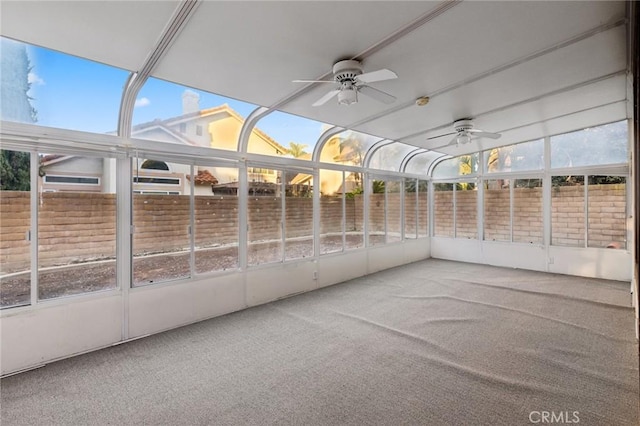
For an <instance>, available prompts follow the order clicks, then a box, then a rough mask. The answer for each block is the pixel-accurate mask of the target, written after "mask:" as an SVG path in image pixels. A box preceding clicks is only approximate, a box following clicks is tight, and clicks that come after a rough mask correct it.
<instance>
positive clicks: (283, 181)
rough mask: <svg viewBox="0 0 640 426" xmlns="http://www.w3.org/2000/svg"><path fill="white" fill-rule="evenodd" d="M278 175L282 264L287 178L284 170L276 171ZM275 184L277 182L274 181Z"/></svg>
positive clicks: (285, 255) (285, 233) (285, 251)
mask: <svg viewBox="0 0 640 426" xmlns="http://www.w3.org/2000/svg"><path fill="white" fill-rule="evenodd" d="M278 173H280V210H281V212H280V229H281V231H280V240H281V241H282V244H281V246H280V254H281V255H282V256H281V259H282V262H284V261H285V259H286V258H287V246H286V244H287V223H286V220H287V204H286V195H287V194H286V191H285V188H286V187H285V184H286V181H287V176H286V172H285V171H284V170H278ZM276 182H277V180H276Z"/></svg>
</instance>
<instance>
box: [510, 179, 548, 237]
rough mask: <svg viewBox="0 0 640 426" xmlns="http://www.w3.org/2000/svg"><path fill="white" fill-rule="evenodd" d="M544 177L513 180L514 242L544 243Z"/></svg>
mask: <svg viewBox="0 0 640 426" xmlns="http://www.w3.org/2000/svg"><path fill="white" fill-rule="evenodd" d="M542 239H543V236H542V179H516V180H514V182H513V242H516V243H531V244H542Z"/></svg>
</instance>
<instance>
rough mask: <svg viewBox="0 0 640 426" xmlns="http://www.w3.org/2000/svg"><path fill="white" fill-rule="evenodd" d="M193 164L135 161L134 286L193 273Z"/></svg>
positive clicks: (148, 160) (150, 160)
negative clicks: (191, 263) (191, 189)
mask: <svg viewBox="0 0 640 426" xmlns="http://www.w3.org/2000/svg"><path fill="white" fill-rule="evenodd" d="M190 179H191V166H189V165H187V164H179V163H166V162H164V161H161V160H156V159H149V158H146V159H144V158H135V159H134V161H133V225H134V230H135V232H134V234H133V285H134V286H139V285H143V284H151V283H157V282H160V281H167V280H171V279H177V278H185V277H189V276H190V275H191V271H190V269H191V268H190V251H191V240H190V237H189V227H190V224H191V220H190V210H191V200H190V196H189V190H190V184H189V181H190Z"/></svg>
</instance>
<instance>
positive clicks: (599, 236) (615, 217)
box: [588, 184, 627, 248]
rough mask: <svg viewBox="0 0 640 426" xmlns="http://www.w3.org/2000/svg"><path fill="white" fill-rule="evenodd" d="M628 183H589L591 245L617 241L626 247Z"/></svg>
mask: <svg viewBox="0 0 640 426" xmlns="http://www.w3.org/2000/svg"><path fill="white" fill-rule="evenodd" d="M626 216H627V213H626V185H625V184H616V185H589V218H588V227H589V229H588V238H589V241H588V243H589V247H607V246H608V245H609V244H610V243H612V242H616V243H619V244H620V247H621V248H625V244H624V241H625V239H626V230H625V226H626V220H627V219H626Z"/></svg>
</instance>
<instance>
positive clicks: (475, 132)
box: [468, 129, 502, 139]
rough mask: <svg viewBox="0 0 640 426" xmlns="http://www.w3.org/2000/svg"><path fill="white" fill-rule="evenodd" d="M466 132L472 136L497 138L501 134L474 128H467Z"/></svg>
mask: <svg viewBox="0 0 640 426" xmlns="http://www.w3.org/2000/svg"><path fill="white" fill-rule="evenodd" d="M468 132H469V133H471V134H472V135H473V137H474V138H489V139H498V138H500V136H502V135H501V134H500V133H491V132H485V131H482V130H476V129H471V130H468Z"/></svg>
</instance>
